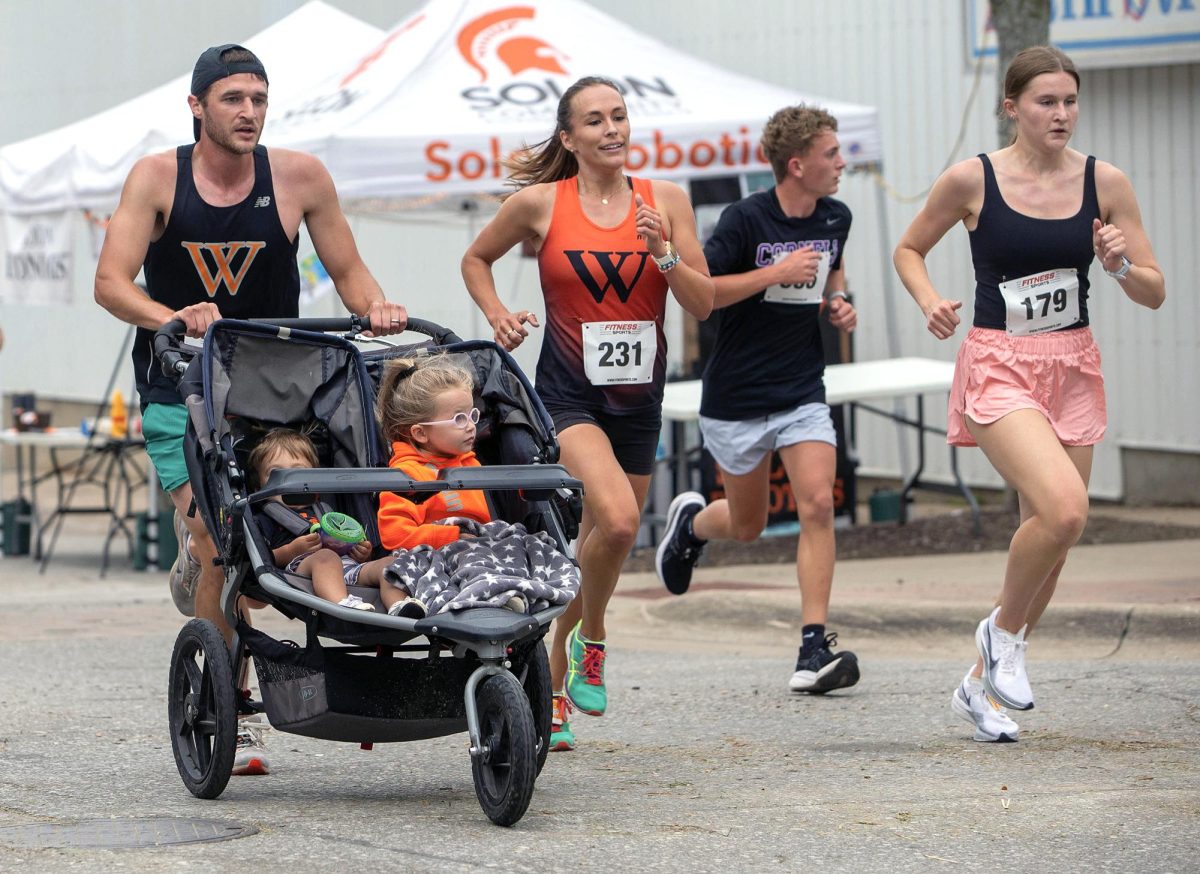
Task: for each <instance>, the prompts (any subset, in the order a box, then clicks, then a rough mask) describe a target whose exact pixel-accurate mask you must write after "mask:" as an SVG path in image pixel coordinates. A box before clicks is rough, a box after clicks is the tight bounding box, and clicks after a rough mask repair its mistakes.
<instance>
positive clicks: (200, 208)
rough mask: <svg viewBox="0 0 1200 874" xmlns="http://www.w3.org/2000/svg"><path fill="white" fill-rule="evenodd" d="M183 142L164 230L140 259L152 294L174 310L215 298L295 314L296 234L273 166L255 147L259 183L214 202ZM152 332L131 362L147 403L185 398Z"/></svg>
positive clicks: (241, 311) (278, 314)
mask: <svg viewBox="0 0 1200 874" xmlns="http://www.w3.org/2000/svg"><path fill="white" fill-rule="evenodd" d="M193 148H194V145H186V146H180V147H179V148H178V149H177V150H176V152H175V159H176V164H177V169H176V176H175V198H174V201H173V202H172V204H171V215H170V216H169V217H168V219H167V226H166V228H165V229H164V231H163V235H162V236H161V237H159V238H158V239H157V240H155V241H154V242H153V243H151V244H150V247H149V249H147V251H146V261H145V263H144V265H143V269H144V271H145V276H146V289H147V291H148V292H149V294H150V297H151V298H152V299H153V300H156V301H158V302H159V303H161V304H163V305H164V306H167V307H170V308H171V309H172V310H179V309H182V308H183V307H186V306H191V305H192V304H196V303H203V302H206V301H208V302H211V303H214V304H216V306H217V309H219V310H220V311H221V315H222V316H224V317H227V318H237V319H251V318H268V317H275V318H294V317H295V316H296V315H298V313H299V307H300V271H299V268H298V267H297V264H296V252H297V249H298V247H299V234H297V238H296V239H295V240H289V239H288V237H287V233H286V232H285V231H284V229H283V224H282V223H281V222H280V219H279V211H278V210H277V208H276V204H275V189H274V186H273V184H272V182H271V164H270V161H268V160H267V150H266V148H265V147H263V146H256V147H255V149H254V187H253V188H252V189H251V190H250V194H249V195H248V196H247V197H246V198H245V200H243V201H242V202H241V203H236V204H234V205H233V206H212V205H210V204H208V203H205V201H204V200H203V199H202V198H201V197H200V193H199V192H198V191H196V183H195V180H194V179H193V177H192V149H193ZM153 336H154V332H153V331H149V330H146V329H145V328H138V331H137V339H136V340H135V342H134V346H133V368H134V375H135V379H136V380H137V389H138V394H139V395H140V396H141V403H142V407H143V409H144V408H145V406H146V404H148V403H156V404H178V403H181V402H182V401H181V399H180V397H179V392H178V391H177V390H176V389H175V387H174V386H173V385H172V384H171V381H170V380H169V379H167V378H166V377H165V376H163V375H162V372H161V370H160V369H159V367H158V364H157V362H154V361H152V358H153V356H152V353H151V343H152V340H153Z"/></svg>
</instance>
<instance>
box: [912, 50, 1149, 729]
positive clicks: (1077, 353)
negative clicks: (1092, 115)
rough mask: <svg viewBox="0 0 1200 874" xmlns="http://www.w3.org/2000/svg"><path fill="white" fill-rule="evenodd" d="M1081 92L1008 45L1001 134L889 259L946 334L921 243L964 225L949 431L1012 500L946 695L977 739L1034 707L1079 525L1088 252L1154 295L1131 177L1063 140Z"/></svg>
mask: <svg viewBox="0 0 1200 874" xmlns="http://www.w3.org/2000/svg"><path fill="white" fill-rule="evenodd" d="M1078 95H1079V75H1078V73H1076V71H1075V66H1074V64H1072V63H1071V60H1070V58H1068V57H1067V56H1066V55H1064V54H1063V53H1062V52H1061V51H1059V50H1058V49H1054V48H1050V47H1046V46H1039V47H1035V48H1031V49H1026V50H1025V51H1023V52H1021V53H1020V54H1018V55H1017V56H1016V57H1015V58H1014V59H1013V61H1012V63H1011V64H1010V65H1009V68H1008V71H1007V73H1006V75H1005V80H1004V99H1003V102H1002V105H1001V111H1002V112H1003V113H1004V114H1005V115H1007V116H1008V117H1009V118H1010V119H1012V121H1013V126H1014V129H1015V131H1016V133H1015V136H1014V138H1013V142H1012V144H1011V145H1010V146H1008V147H1007V148H1004V149H1000V150H998V151H995V152H992V153H990V154H986V155H979V156H978V157H977V158H971V159H968V160H966V161H962V162H960V163H958V164H955V165H954V166H953V167H951V168H950V169H948V170H947V171H946V172H945V173H943V174H942V176H941V177H940V178H939V179H938V180H937V182H936V183H935V184H934V186H933V189H932V190H931V191H930V194H929V199H928V200H927V201H926V203H925V206H924V208H923V209H922V210H921V212H920V213H918V215H917V217H916V218H915V219H914V220H913V223H912V224H911V225H910V226H909V228H908V230H907V231H906V232H905V234H904V237H903V239H901V241H900V244H899V245H898V246H897V247H896V251H895V255H894V258H893V260H894V262H895V265H896V271H897V272H898V273H899V274H900V279H901V280H902V281H903V282H904V285H905V287H906V288H907V289H908V291H909V293H910V294H911V295H912V296H913V298H914V299H915V300H916V301H917V303H918V304H920V306H921V310H922V311H923V312H924V313H925V318H926V320H927V323H928V327H929V330H930V332H931V333H932V334H933V335H934V336H935V337H937V338H938V339H939V340H945V339H947V338H948V337H950V336H951V335H952V334H954V332H955V329H956V328H957V327H958V324H959V317H958V313H957V310H958V309H959V308H960V307H962V301H961V300H952V299H947V298H943V297H942V296H941V295H940V294H938V292H937V291H936V290H935V289H934V287H933V283H932V282H931V280H930V278H929V273H928V271H927V269H926V265H925V256H926V255H927V254H928V252H929V250H930V249H932V248H933V246H934V245H935V244H936V243H937V242H938V240H940V239H941V238H942V236H943V235H944V234H945V233H946V232H947V231H948V230H950V228H951V227H952V226H954V225H955V224H956V223H958V222H960V221H961V222H962V223H963V225H964V226H965V227H966V229H967V231H968V232H969V234H970V241H971V257H972V260H973V262H974V265H975V282H976V285H975V315H974V324H973V327H972V328H971V330H970V331H969V332H968V334H967V337H966V339H965V340H964V342H963V344H962V347H961V348H960V350H959V353H958V363H957V366H956V368H955V375H954V386H953V388H952V389H951V393H950V409H949V425H948V432H949V441H950V442H951V443H952V444H954V445H955V446H976V445H977V446H979V447H980V448H981V449H982V450H983V452H984V454H985V455H986V456H987V457H988V460H989V461H990V462H991V463H992V465H993V466H994V467H995V468H996V470H997V471H998V472H999V473H1000V475H1001V476H1003V477H1004V479H1005V481H1007V482H1008V483H1009V485H1010V486H1012V488H1013V489H1015V490H1016V492H1017V494H1018V496H1019V497H1020V504H1021V525H1020V527H1019V528H1018V529H1017V532H1016V534H1015V535H1014V536H1013V539H1012V544H1011V546H1010V548H1009V552H1008V567H1007V570H1006V572H1005V576H1004V585H1003V587H1002V589H1001V591H1000V597H999V599H998V602H997V604H998V606H997V607H996V609H995V610H994V611H993V612H992V614H991V615H990V616H988V617H987V618H986V619H984V620H983V621H982V622H981V623H980V624H979V628H978V629H977V630H976V634H975V640H976V646H977V648H978V650H979V661H978V662H976V664H975V665H974V667H972V668H971V670H969V671H968V672H967V675H966V677H964V678H963V681H962V683H961V684H960V685H959V687H958V688H957V689H956V690H955V692H954V694H953V696H952V698H951V705H952V707H953V709H954V712H955V713H957V714H958V715H959V716H961V717H963V718H964V719H966V720H967V721H969V722H972V723H973V724H974V725H975V729H976V731H975V739H976V740H981V741H1015V740H1016V739H1017V731H1018V729H1017V725H1016V723H1015V722H1014V721H1013V720H1012V719H1011V718H1010V717H1009V716H1008V714H1007V713H1006V712H1005V708H1010V709H1013V710H1030V709H1032V708H1033V692H1032V691H1031V689H1030V686H1029V680H1028V677H1027V675H1026V672H1025V646H1026V637H1027V635H1028V634H1029V632H1030V630H1031V629H1032V628H1033V627H1034V625H1036V624H1037V621H1038V619H1039V618H1040V617H1041V615H1042V612H1043V611H1044V610H1045V609H1046V605H1047V604H1048V603H1049V602H1050V598H1051V596H1052V595H1053V594H1054V587H1055V585H1056V584H1057V582H1058V576H1059V573H1060V572H1061V571H1062V567H1063V563H1064V561H1065V560H1066V556H1067V551H1068V550H1069V549H1070V548H1071V546H1073V545H1074V544H1075V541H1076V540H1078V538H1079V535H1080V534H1081V533H1082V532H1083V528H1084V525H1085V524H1086V522H1087V513H1088V477H1089V476H1090V474H1091V467H1092V447H1093V446H1094V445H1095V444H1096V443H1098V442H1099V441H1100V439H1101V438H1102V437H1103V436H1104V429H1105V425H1106V412H1105V405H1104V379H1103V377H1102V376H1101V374H1100V352H1099V350H1098V349H1097V348H1096V343H1095V341H1094V340H1093V339H1092V333H1091V330H1090V329H1089V328H1088V324H1089V323H1088V307H1087V302H1088V291H1089V289H1090V283H1089V279H1088V269H1089V267H1090V266H1091V264H1092V261H1093V259H1097V260H1099V262H1100V268H1101V269H1102V270H1103V271H1104V272H1105V273H1107V274H1108V275H1109V276H1110V277H1112V279H1113V280H1115V281H1116V282H1117V283H1118V284H1119V285H1120V288H1121V289H1122V290H1123V291H1124V292H1125V294H1126V295H1127V296H1128V297H1129V298H1130V299H1132V300H1133V301H1134V302H1136V303H1139V304H1142V305H1143V306H1147V307H1150V308H1151V309H1157V308H1158V307H1159V306H1161V305H1162V303H1163V300H1164V298H1165V295H1166V290H1165V283H1164V280H1163V275H1162V271H1161V270H1160V268H1159V266H1158V264H1157V263H1156V262H1155V260H1154V252H1153V251H1152V250H1151V247H1150V241H1149V240H1148V239H1147V237H1146V232H1145V229H1144V228H1143V227H1142V218H1141V212H1140V211H1139V209H1138V204H1137V198H1136V197H1135V196H1134V193H1133V187H1132V186H1131V185H1130V183H1129V180H1128V179H1127V178H1126V177H1125V175H1124V174H1123V173H1122V172H1121V171H1120V170H1118V169H1117V168H1116V167H1114V166H1112V165H1111V164H1106V163H1104V162H1103V161H1097V160H1096V159H1095V158H1093V157H1090V156H1087V155H1084V154H1082V153H1081V152H1077V151H1075V150H1074V149H1071V148H1069V147H1068V145H1067V143H1068V142H1069V140H1070V138H1071V134H1072V132H1073V131H1074V129H1075V123H1076V121H1077V120H1078V117H1079V106H1078ZM1105 291H1109V289H1107V288H1106V289H1105Z"/></svg>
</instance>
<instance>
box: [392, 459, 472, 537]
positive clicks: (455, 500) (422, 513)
mask: <svg viewBox="0 0 1200 874" xmlns="http://www.w3.org/2000/svg"><path fill="white" fill-rule="evenodd" d="M479 466H480V464H479V460H478V459H476V458H475V453H474V452H465V453H463V454H462V455H456V456H453V457H449V458H447V457H445V456H439V455H429V454H427V453H424V452H422V451H421V450H419V449H417V448H416V447H415V446H412V445H410V444H408V443H405V442H404V441H397V442H396V443H393V444H392V459H391V461H389V462H388V467H390V468H395V469H397V470H401V471H403V472H404V473H405V474H407V475H408V476H409V477H411V478H412V479H415V480H423V481H429V480H435V479H437V477H438V471H440V470H441V469H442V468H446V467H479ZM450 516H465V517H466V518H468V519H474V520H475V521H477V522H490V521H491V519H492V516H491V514H490V513H489V512H488V506H487V499H486V498H485V497H484V494H483V492H481V491H479V490H477V489H474V490H470V491H451V492H436V493H435V494H434V495H433V496H432V497H430V498H429V500H427V501H424V502H423V503H420V504H414V503H413V502H412V501H410V500H409V499H408V498H404V497H401V496H400V495H397V494H393V493H392V492H382V493H381V494H380V495H379V539H380V543H381V545H382V546H383V548H384V549H412V548H413V547H414V546H433V547H439V546H445V545H446V544H447V543H453V542H454V541H455V540H458V537H459V534H460V533H461V532H460V531H459V527H458V526H457V525H434V524H433V523H434V522H437V521H439V520H441V519H447V518H449V517H450Z"/></svg>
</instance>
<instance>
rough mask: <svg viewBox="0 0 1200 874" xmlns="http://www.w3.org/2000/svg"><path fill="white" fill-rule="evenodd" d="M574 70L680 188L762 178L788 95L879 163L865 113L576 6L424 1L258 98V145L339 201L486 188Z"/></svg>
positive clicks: (849, 152) (406, 199)
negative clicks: (306, 158)
mask: <svg viewBox="0 0 1200 874" xmlns="http://www.w3.org/2000/svg"><path fill="white" fill-rule="evenodd" d="M268 69H269V67H268ZM587 75H602V76H606V77H608V78H610V79H612V80H614V81H615V82H616V83H618V85H619V86H620V87H621V88H622V90H623V91H624V93H625V97H626V102H627V104H628V106H629V111H630V118H631V121H632V126H633V140H632V143H631V148H630V157H629V169H630V171H631V172H634V173H642V174H643V175H647V176H654V177H656V178H666V179H676V180H683V179H692V178H697V177H703V176H729V175H733V174H737V173H741V172H745V171H747V170H764V169H767V165H766V164H765V163H764V162H763V161H762V160H761V155H758V154H757V146H758V139H759V135H760V133H761V129H762V125H763V123H764V122H765V121H766V119H767V118H768V117H769V116H770V115H771V113H773V112H774V111H775V110H777V109H779V108H780V107H783V106H786V105H789V104H794V103H797V102H805V103H810V104H816V105H821V106H824V107H826V108H827V109H829V111H831V112H832V113H833V114H834V115H835V116H836V117H837V119H838V123H839V133H840V138H841V141H842V147H843V153H844V154H845V156H846V158H847V160H848V161H850V162H851V163H852V164H868V163H874V162H877V161H879V160H880V157H881V150H882V147H881V139H882V138H881V135H880V131H879V124H878V118H877V113H876V111H875V109H874V108H872V107H866V106H856V105H852V104H847V103H840V102H836V101H832V100H827V99H824V98H821V97H815V96H810V95H806V94H803V93H800V92H798V91H794V90H791V89H789V88H783V87H780V86H778V85H773V84H770V83H766V82H761V81H757V80H754V79H750V78H748V77H745V76H741V75H737V74H734V73H730V72H728V71H726V70H723V69H721V68H719V67H716V66H713V65H711V64H708V63H706V62H704V61H701V60H698V59H696V58H694V57H691V56H689V55H687V54H685V53H683V52H680V51H677V50H675V49H672V48H670V47H668V46H665V45H663V44H662V43H660V42H658V41H657V40H654V39H652V38H650V37H648V36H646V35H644V34H642V33H640V32H638V31H636V30H634V29H632V28H630V27H628V26H627V25H625V24H623V23H621V22H619V21H616V20H615V19H613V18H610V17H609V16H607V15H605V14H603V13H601V12H599V11H598V10H596V9H595V8H594V7H592V6H590V5H588V4H586V3H583V2H580V0H525V2H522V3H519V4H513V3H512V2H511V0H430V2H428V3H426V5H425V6H423V7H422V8H421V9H420V10H418V11H417V12H416V13H414V14H413V15H411V16H409V17H408V18H407V19H405V20H404V21H402V22H401V23H400V24H399V25H397V26H396V27H395V28H394V29H393V30H392V31H391V32H390V33H389V34H388V35H387V37H386V38H385V39H384V40H383V42H382V43H381V44H380V45H379V46H378V47H377V48H376V49H375V50H374V51H373V52H372V53H371V54H370V55H369V56H367V57H365V58H363V59H361V60H359V61H358V62H356V63H354V64H351V65H348V66H347V67H346V68H345V69H344V70H338V71H337V72H336V73H334V74H333V75H331V76H330V77H329V78H328V79H327V80H326V82H325V84H324V86H323V87H318V88H316V89H314V90H313V92H312V93H310V94H308V95H307V96H305V97H303V98H300V99H298V100H295V101H294V102H292V103H287V102H284V101H280V100H276V99H275V97H274V95H272V108H271V115H270V117H269V118H270V120H269V121H268V126H267V130H266V132H265V134H264V141H265V142H267V143H268V144H274V145H278V146H288V147H291V148H297V149H302V150H304V151H310V152H313V153H314V154H316V155H318V156H319V157H321V158H322V159H323V160H324V161H325V163H326V165H327V166H328V167H329V169H330V172H331V173H332V174H333V177H334V180H335V182H336V183H337V186H338V191H339V193H340V195H341V197H342V199H343V200H348V201H357V202H359V203H360V205H361V204H363V203H367V204H369V203H370V202H375V203H376V204H377V206H378V207H379V208H382V209H387V208H391V207H394V206H399V205H409V206H411V205H414V204H415V205H420V204H423V203H437V202H438V201H440V200H441V199H442V198H444V197H446V196H449V195H455V196H461V195H466V194H477V193H480V192H487V191H499V190H501V189H502V188H503V182H504V177H505V175H506V171H505V170H504V168H503V167H502V166H501V160H502V159H503V158H504V156H506V155H508V154H509V153H510V152H512V151H514V150H516V149H520V148H522V147H523V146H525V145H528V144H532V143H534V142H537V141H540V140H542V139H544V138H545V137H546V136H548V135H549V134H550V132H551V130H553V128H554V113H555V109H556V107H557V103H558V100H559V97H560V95H561V94H562V92H563V90H565V89H566V88H567V87H568V86H569V85H570V84H571V83H572V82H573V81H575V80H576V79H578V78H580V77H582V76H587Z"/></svg>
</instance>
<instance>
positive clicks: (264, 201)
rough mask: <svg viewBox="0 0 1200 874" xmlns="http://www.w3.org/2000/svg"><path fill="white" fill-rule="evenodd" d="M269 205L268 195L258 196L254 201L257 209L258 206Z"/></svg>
mask: <svg viewBox="0 0 1200 874" xmlns="http://www.w3.org/2000/svg"><path fill="white" fill-rule="evenodd" d="M270 205H271V198H270V195H267V196H264V197H260V198H258V200H256V201H254V208H255V209H258V208H259V207H260V206H270Z"/></svg>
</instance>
